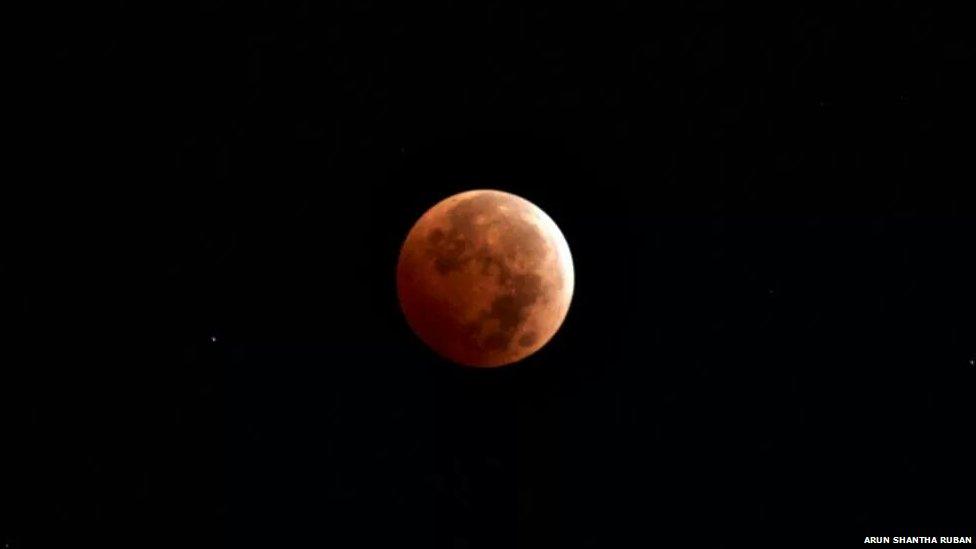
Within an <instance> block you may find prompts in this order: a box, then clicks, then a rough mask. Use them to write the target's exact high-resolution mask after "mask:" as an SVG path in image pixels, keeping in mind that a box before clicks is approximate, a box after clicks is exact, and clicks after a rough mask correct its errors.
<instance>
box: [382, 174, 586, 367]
mask: <svg viewBox="0 0 976 549" xmlns="http://www.w3.org/2000/svg"><path fill="white" fill-rule="evenodd" d="M574 283H575V281H574V272H573V259H572V256H571V255H570V252H569V245H568V244H567V243H566V239H565V237H563V234H562V232H561V231H560V230H559V227H557V226H556V224H555V222H553V220H552V219H551V218H550V217H549V216H548V215H546V213H545V212H543V211H542V210H541V209H539V208H538V207H537V206H536V205H535V204H532V203H531V202H529V201H528V200H525V199H524V198H521V197H518V196H515V195H514V194H509V193H506V192H502V191H496V190H484V189H482V190H472V191H467V192H463V193H460V194H456V195H453V196H450V197H448V198H446V199H444V200H442V201H441V202H438V203H437V204H435V205H434V206H433V207H432V208H430V209H429V210H427V212H426V213H424V215H422V216H421V217H420V219H419V220H418V221H417V223H416V224H415V225H414V226H413V228H412V229H410V232H409V233H408V234H407V238H406V240H405V241H404V243H403V247H402V249H401V251H400V259H399V262H398V263H397V296H398V297H399V300H400V306H401V308H402V309H403V313H404V315H405V316H406V319H407V324H409V326H410V328H411V329H412V330H413V331H414V332H415V333H416V334H417V336H419V337H420V339H421V340H422V341H423V342H424V343H426V344H427V346H429V347H430V348H431V349H433V350H434V351H435V352H436V353H438V354H439V355H441V356H443V357H445V358H447V359H449V360H451V361H453V362H456V363H458V364H461V365H464V366H473V367H483V368H492V367H498V366H504V365H506V364H511V363H513V362H517V361H519V360H522V359H524V358H525V357H527V356H529V355H531V354H533V353H535V352H536V351H538V350H539V349H541V348H542V347H543V346H544V345H545V344H546V343H548V342H549V340H550V339H552V337H553V335H555V333H556V331H557V330H559V327H560V326H561V325H562V323H563V320H564V319H565V318H566V313H567V312H568V311H569V304H570V301H571V300H572V297H573V285H574Z"/></svg>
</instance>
